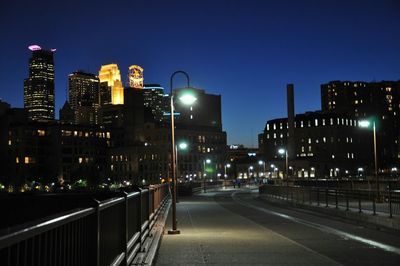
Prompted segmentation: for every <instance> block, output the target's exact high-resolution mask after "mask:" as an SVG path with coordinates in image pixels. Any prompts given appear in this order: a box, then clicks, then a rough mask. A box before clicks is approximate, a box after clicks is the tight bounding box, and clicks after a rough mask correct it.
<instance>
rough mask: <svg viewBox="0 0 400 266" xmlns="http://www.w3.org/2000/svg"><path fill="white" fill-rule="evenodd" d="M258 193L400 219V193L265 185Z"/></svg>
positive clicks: (291, 200) (308, 203) (305, 203)
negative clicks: (397, 216)
mask: <svg viewBox="0 0 400 266" xmlns="http://www.w3.org/2000/svg"><path fill="white" fill-rule="evenodd" d="M259 192H260V194H265V195H267V196H268V197H271V198H275V199H280V200H285V201H290V202H294V203H300V204H304V205H314V206H321V207H334V208H336V209H343V210H346V211H349V210H355V211H358V212H364V213H371V214H373V215H382V216H389V217H390V218H392V217H393V216H394V215H400V192H399V191H392V190H386V191H380V192H379V194H378V193H377V192H376V191H374V190H349V189H336V188H318V187H296V186H275V185H262V186H260V187H259Z"/></svg>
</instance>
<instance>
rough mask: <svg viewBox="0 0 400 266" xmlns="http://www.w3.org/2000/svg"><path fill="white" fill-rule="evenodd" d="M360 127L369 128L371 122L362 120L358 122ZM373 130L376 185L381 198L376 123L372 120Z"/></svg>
mask: <svg viewBox="0 0 400 266" xmlns="http://www.w3.org/2000/svg"><path fill="white" fill-rule="evenodd" d="M358 125H359V126H360V127H363V128H369V126H370V125H371V122H370V121H368V120H362V121H359V122H358ZM372 130H373V134H374V165H375V183H376V191H377V193H378V198H379V180H378V158H377V154H376V125H375V121H374V120H372Z"/></svg>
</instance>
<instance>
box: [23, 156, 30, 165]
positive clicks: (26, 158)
mask: <svg viewBox="0 0 400 266" xmlns="http://www.w3.org/2000/svg"><path fill="white" fill-rule="evenodd" d="M24 162H25V164H28V163H29V157H27V156H25V158H24Z"/></svg>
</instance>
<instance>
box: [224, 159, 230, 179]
mask: <svg viewBox="0 0 400 266" xmlns="http://www.w3.org/2000/svg"><path fill="white" fill-rule="evenodd" d="M226 168H231V164H230V163H227V164H225V165H224V179H226V178H227V177H228V176H227V174H226Z"/></svg>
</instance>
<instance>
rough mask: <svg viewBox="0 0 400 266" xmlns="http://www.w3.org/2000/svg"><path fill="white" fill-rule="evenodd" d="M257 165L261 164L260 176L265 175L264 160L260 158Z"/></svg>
mask: <svg viewBox="0 0 400 266" xmlns="http://www.w3.org/2000/svg"><path fill="white" fill-rule="evenodd" d="M258 165H262V166H263V171H262V176H265V162H264V161H262V160H260V161H258Z"/></svg>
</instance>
